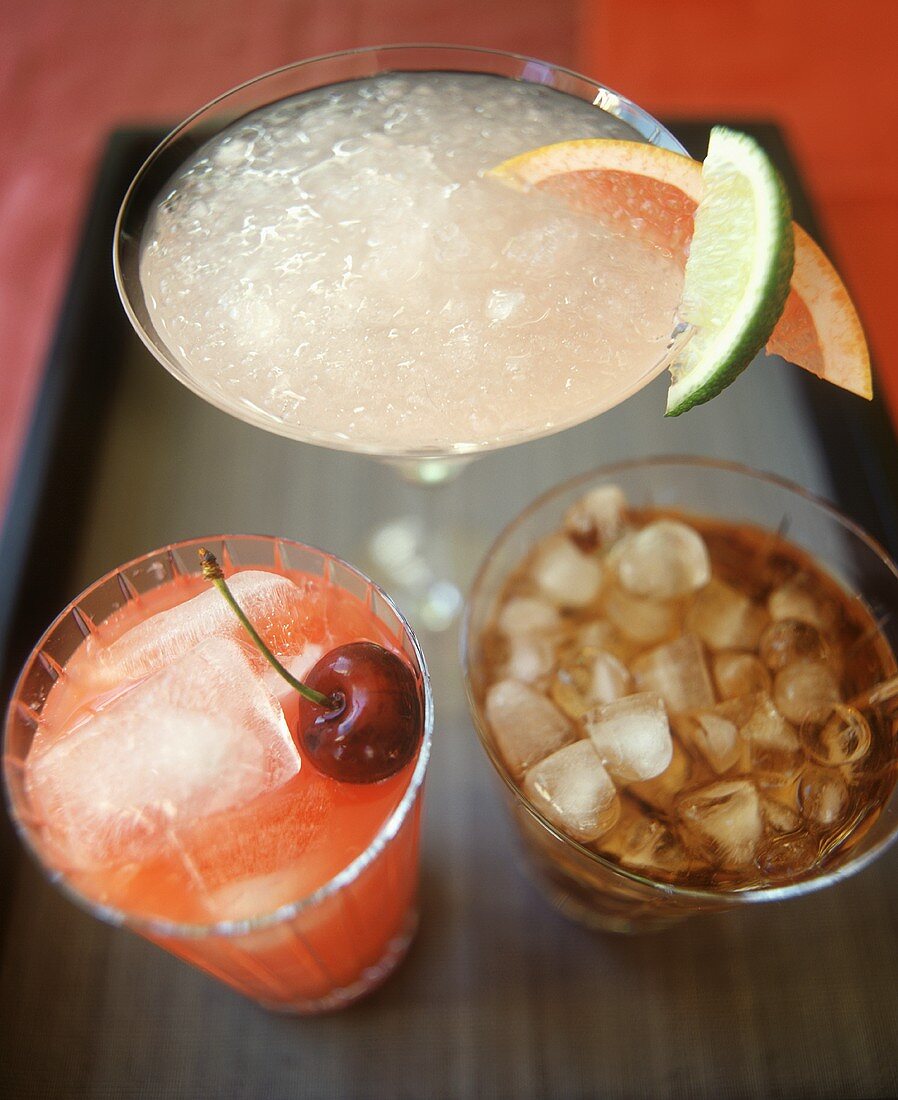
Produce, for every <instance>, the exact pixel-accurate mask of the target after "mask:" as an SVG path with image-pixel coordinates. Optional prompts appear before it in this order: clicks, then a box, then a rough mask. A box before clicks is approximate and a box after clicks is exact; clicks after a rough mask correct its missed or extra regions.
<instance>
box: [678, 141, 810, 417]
mask: <svg viewBox="0 0 898 1100" xmlns="http://www.w3.org/2000/svg"><path fill="white" fill-rule="evenodd" d="M702 181H703V184H704V193H703V196H702V199H701V201H700V202H699V205H698V208H697V210H696V214H695V233H694V235H693V238H692V245H691V248H690V253H689V258H688V260H687V262H686V276H685V282H684V287H683V304H682V307H681V320H682V321H685V322H686V323H688V324H690V325H692V326H693V327H694V329H695V332H694V333H693V337H692V339H691V340H689V341H688V342H687V343H686V344H685V345H684V347H683V348H682V351H681V352H680V354H679V356H678V357H677V359H676V361H675V362H674V363H673V364H672V365H671V367H670V373H671V377H672V382H671V386H670V389H669V391H668V395H667V415H668V416H679V415H680V414H681V413H684V412H686V411H687V410H688V409H691V408H694V407H695V406H696V405H700V404H703V403H704V402H706V401H710V400H711V398H712V397H716V396H717V394H719V393H720V392H721V391H722V390H723V389H725V388H726V387H727V386H728V385H730V383H731V382H733V381H734V380H735V379H736V378H737V377H738V375H739V374H741V373H742V371H743V370H745V368H746V367H747V366H748V365H749V363H750V362H751V361H752V359H754V357H755V356H756V355H757V354H758V352H759V351H761V349H762V348H763V347H764V345H765V344H766V343H767V341H768V339H769V338H770V335H771V333H772V332H773V330H774V328H775V327H776V323H777V321H778V320H779V318H780V316H781V314H782V312H783V309H784V307H785V304H786V298H787V297H788V294H789V282H790V279H791V277H792V267H793V262H794V256H793V252H794V238H793V233H792V215H791V210H790V206H789V199H788V196H787V194H786V190H785V187H784V186H783V184H782V181H781V180H780V178H779V175H778V174H777V171H776V169H775V168H774V167H773V165H772V164H771V162H770V160H769V158H768V157H767V155H766V154H765V153H764V151H763V150H762V149H761V147H760V146H759V145H758V144H757V142H755V141H754V140H752V138H750V137H748V136H747V135H746V134H740V133H737V132H736V131H734V130H729V129H727V128H726V127H723V126H715V127H714V129H713V130H712V131H711V140H710V142H709V145H708V156H707V158H706V159H705V162H704V165H703V167H702Z"/></svg>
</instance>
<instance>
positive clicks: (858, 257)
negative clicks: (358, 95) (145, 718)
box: [0, 0, 898, 502]
mask: <svg viewBox="0 0 898 1100" xmlns="http://www.w3.org/2000/svg"><path fill="white" fill-rule="evenodd" d="M403 41H404V42H410V41H442V42H458V43H463V44H469V45H485V46H494V47H498V48H503V49H509V50H513V51H517V52H522V53H528V54H532V55H535V56H538V57H543V58H545V59H546V60H549V61H555V62H559V63H562V64H565V65H569V66H572V67H574V68H578V69H580V70H582V71H584V72H586V73H587V74H588V75H590V76H594V77H596V78H597V79H598V80H601V81H602V82H603V83H606V84H608V85H610V86H611V87H613V88H617V89H618V90H620V91H621V92H623V93H625V94H626V95H628V96H630V97H631V98H632V99H635V100H636V101H637V102H638V103H641V104H642V105H643V106H645V107H647V108H648V109H649V110H651V111H652V112H653V113H655V114H660V115H664V114H680V115H686V114H695V115H702V116H705V117H709V118H713V117H715V116H718V115H719V116H723V115H727V116H731V115H739V114H744V115H754V116H764V117H766V118H771V119H774V120H776V121H778V122H779V123H780V124H781V125H782V126H783V127H784V128H785V130H786V133H787V136H788V138H789V140H790V143H791V145H792V148H793V150H794V151H795V153H796V155H797V158H798V161H799V165H800V167H801V169H802V171H803V173H804V175H805V178H806V180H807V182H808V184H809V187H810V191H811V194H812V197H813V199H814V200H815V202H816V204H817V208H818V211H819V213H820V215H821V217H822V221H823V224H824V226H825V229H826V233H827V237H828V239H829V241H830V242H831V244H832V251H833V254H834V256H835V258H836V259H837V262H838V264H839V267H840V269H841V270H842V271H843V273H844V275H845V278H846V281H847V282H848V284H849V287H850V288H851V290H852V292H853V293H854V295H855V297H856V299H857V301H858V304H859V307H860V310H861V314H862V316H863V318H864V321H865V324H866V326H867V330H868V333H869V336H870V340H871V344H872V347H873V351H874V355H875V357H876V360H877V363H878V366H879V370H880V378H881V384H882V386H883V389H884V390H885V392H886V393H887V395H888V397H889V399H890V404H891V407H892V409H893V411H894V412H896V413H898V309H896V308H895V306H894V304H893V302H892V297H893V295H894V291H895V289H896V285H898V280H896V277H895V274H894V270H895V264H894V258H893V257H894V254H895V251H896V246H898V201H896V200H898V143H896V137H898V86H896V81H895V77H894V72H895V52H896V44H898V4H896V3H895V2H894V0H855V2H854V3H853V4H846V3H845V2H844V0H792V2H791V3H783V0H579V2H577V0H155V2H154V3H146V4H141V3H127V2H125V3H123V2H122V0H28V2H27V3H24V4H21V3H17V2H16V0H0V96H2V102H3V104H4V110H3V123H4V127H5V133H4V135H3V149H4V156H3V159H2V162H0V502H3V501H5V500H6V499H7V497H8V492H9V486H10V482H11V479H12V476H13V473H14V470H15V465H16V462H17V456H18V453H19V449H20V446H21V442H22V439H23V436H24V432H25V431H26V429H27V424H28V419H29V416H30V413H31V407H32V401H33V398H34V394H35V391H36V388H37V386H38V383H39V380H40V371H41V365H42V362H43V358H44V356H45V354H46V351H47V345H48V341H49V338H50V336H51V334H52V328H53V322H54V318H55V314H56V310H57V308H58V306H59V301H60V297H61V294H62V292H63V290H64V286H65V278H66V273H67V270H68V266H69V263H70V261H71V256H72V250H73V247H74V244H75V242H76V239H77V233H78V227H79V220H80V217H81V213H82V210H83V207H84V204H85V202H86V199H87V196H88V194H89V190H90V186H91V180H92V173H93V170H94V167H95V165H96V162H97V158H98V156H99V154H100V152H101V151H102V148H103V143H104V139H105V136H106V134H107V133H108V131H109V130H110V129H112V128H113V127H114V126H116V125H120V124H122V123H127V122H131V123H134V122H148V121H155V120H164V121H169V120H174V119H177V118H179V117H181V116H184V115H186V114H188V113H190V112H191V111H192V110H193V109H194V108H195V107H197V106H199V105H200V104H201V103H203V102H205V101H206V100H208V99H210V98H212V97H213V96H214V95H216V94H217V93H219V92H221V91H223V90H225V89H226V88H228V87H230V86H231V85H233V84H236V83H238V82H240V81H242V80H245V79H247V78H249V77H251V76H254V75H256V74H257V73H259V72H263V71H265V70H268V69H272V68H275V67H277V66H279V65H283V64H286V63H288V62H290V61H294V60H298V59H300V58H302V57H308V56H312V55H314V54H318V53H324V52H327V51H329V50H334V49H342V48H345V47H350V46H356V45H373V44H378V43H386V42H403Z"/></svg>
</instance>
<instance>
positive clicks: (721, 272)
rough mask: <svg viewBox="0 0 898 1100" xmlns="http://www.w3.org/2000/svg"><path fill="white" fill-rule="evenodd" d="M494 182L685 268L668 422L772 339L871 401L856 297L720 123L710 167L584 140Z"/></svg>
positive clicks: (649, 149)
mask: <svg viewBox="0 0 898 1100" xmlns="http://www.w3.org/2000/svg"><path fill="white" fill-rule="evenodd" d="M489 175H490V176H492V177H494V178H497V179H500V180H502V181H503V182H505V183H507V184H510V185H511V186H514V187H517V188H520V189H524V190H526V189H528V188H530V187H533V188H536V189H538V190H540V191H546V192H549V193H551V194H555V195H558V196H559V197H560V198H562V199H564V201H565V202H567V203H569V204H570V205H572V206H575V207H577V209H580V210H583V211H585V212H587V213H589V214H591V215H593V216H595V217H597V218H599V219H601V220H602V221H603V222H604V223H605V224H607V225H608V226H609V228H611V229H614V230H616V231H619V232H621V233H624V234H633V233H637V234H638V235H639V236H640V237H641V238H642V239H644V240H646V241H648V242H649V243H651V244H653V245H657V246H659V247H662V248H664V249H666V250H667V251H669V252H670V254H671V255H672V256H673V258H674V259H676V260H677V261H678V262H680V263H681V264H683V265H685V266H686V279H685V286H684V291H683V302H682V306H681V317H680V320H682V321H686V322H688V323H689V324H691V325H692V326H693V327H694V330H695V331H694V333H693V336H692V339H691V340H689V341H688V343H686V344H685V346H684V347H683V348H682V350H681V352H680V355H679V357H678V359H677V360H676V361H675V362H674V364H673V365H672V367H671V374H672V376H673V381H672V385H671V389H670V393H669V395H668V409H667V411H668V415H678V414H679V413H681V412H685V411H686V410H687V409H689V408H692V407H693V406H694V405H697V404H700V403H701V402H703V401H707V400H709V399H710V398H711V397H713V396H715V395H716V394H717V393H719V392H720V391H721V390H722V389H723V388H724V387H725V386H728V385H729V384H730V383H731V382H732V381H733V380H734V379H735V378H736V376H737V375H738V374H739V373H741V371H742V370H744V369H745V367H746V366H748V364H749V363H750V362H751V360H752V358H753V357H754V355H755V354H756V353H757V352H758V351H760V350H761V348H762V347H763V346H764V345H765V343H766V344H767V350H768V351H769V352H770V353H771V354H775V355H780V356H782V357H783V358H784V359H788V360H789V361H790V362H792V363H795V364H796V365H798V366H800V367H803V368H804V369H806V370H809V371H810V372H811V373H813V374H816V375H818V376H819V377H821V378H824V379H826V380H827V381H830V382H833V383H835V384H836V385H838V386H841V387H842V388H843V389H847V390H850V391H851V392H853V393H857V394H860V395H862V396H864V397H869V396H871V394H872V386H871V378H870V359H869V354H868V352H867V347H866V342H865V340H864V335H863V331H862V330H861V327H860V322H859V321H858V318H857V313H856V311H855V309H854V306H853V304H852V302H851V299H850V297H849V295H848V292H847V290H846V289H845V286H844V284H843V283H842V281H841V280H840V278H839V276H838V275H837V273H836V271H835V269H834V268H833V266H832V264H831V263H830V262H829V261H828V260H827V259H826V257H825V256H824V254H823V253H822V251H821V250H820V249H819V247H818V246H817V245H816V244H815V243H814V242H813V241H812V240H811V238H810V237H809V236H808V235H807V233H805V232H804V230H803V229H801V228H800V227H799V226H798V225H796V224H795V223H794V222H793V223H792V232H791V233H790V232H789V225H790V221H789V213H788V202H787V200H786V198H785V192H784V190H783V188H782V185H781V183H780V182H779V179H778V177H777V175H776V172H775V170H774V169H773V167H772V165H771V164H770V162H769V160H768V159H767V157H766V155H765V154H764V153H763V151H762V150H761V149H760V147H759V146H758V145H757V144H756V143H755V142H754V141H753V140H752V139H751V138H749V137H746V136H745V135H742V134H737V133H735V132H733V131H731V130H726V129H725V128H723V127H715V129H714V131H712V138H711V143H710V146H709V155H708V158H707V159H706V161H705V164H704V168H703V165H702V164H701V163H700V162H699V161H695V160H691V159H690V158H689V157H685V156H681V155H680V154H678V153H674V152H671V151H670V150H667V149H661V148H658V147H657V146H653V145H646V144H642V143H639V142H632V141H617V140H606V139H602V138H588V139H583V140H579V141H565V142H559V143H557V144H555V145H546V146H542V147H541V148H539V149H533V150H531V151H529V152H527V153H523V154H521V155H520V156H517V157H514V158H512V159H511V160H507V161H505V162H504V163H502V164H500V165H498V166H497V167H496V168H494V169H492V171H491V172H490V173H489ZM696 226H697V227H698V228H697V231H696ZM694 235H695V239H693V238H694ZM793 247H794V271H792V278H791V291H790V289H789V287H790V283H789V273H790V271H791V270H792V266H791V265H792V261H791V254H792V250H793ZM687 261H688V262H687ZM787 293H788V297H786V295H787ZM784 302H785V308H784Z"/></svg>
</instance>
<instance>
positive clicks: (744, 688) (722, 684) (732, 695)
mask: <svg viewBox="0 0 898 1100" xmlns="http://www.w3.org/2000/svg"><path fill="white" fill-rule="evenodd" d="M713 669H714V683H715V684H716V685H717V692H718V694H719V695H720V697H721V698H722V699H736V698H738V697H739V696H740V695H755V694H757V693H758V692H769V691H770V687H771V683H770V674H769V673H768V671H767V669H766V668H765V667H764V666H763V665H762V664H761V662H760V661H759V660H758V658H757V657H755V656H754V654H752V653H740V652H739V651H738V650H724V652H723V653H718V654H717V656H716V657H715V658H714V662H713Z"/></svg>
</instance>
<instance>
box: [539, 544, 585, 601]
mask: <svg viewBox="0 0 898 1100" xmlns="http://www.w3.org/2000/svg"><path fill="white" fill-rule="evenodd" d="M531 574H532V576H533V579H534V580H535V581H536V583H537V585H538V586H539V588H540V591H541V592H542V593H543V594H544V595H545V596H547V597H548V598H549V599H550V600H552V602H553V603H555V604H557V605H558V606H559V607H574V608H577V607H585V606H586V605H587V604H590V603H592V601H593V600H594V599H595V598H596V596H597V595H598V593H599V589H600V588H601V585H602V566H601V564H600V563H599V560H598V558H594V557H592V556H591V555H590V554H584V553H583V552H582V551H580V550H578V549H577V547H576V546H574V544H573V543H572V542H571V541H570V539H567V538H565V537H564V536H563V535H556V536H553V537H552V538H550V539H547V540H546V542H544V543H543V545H542V546H541V547H540V549H539V551H538V553H537V555H536V558H535V559H534V562H533V565H532V567H531Z"/></svg>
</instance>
